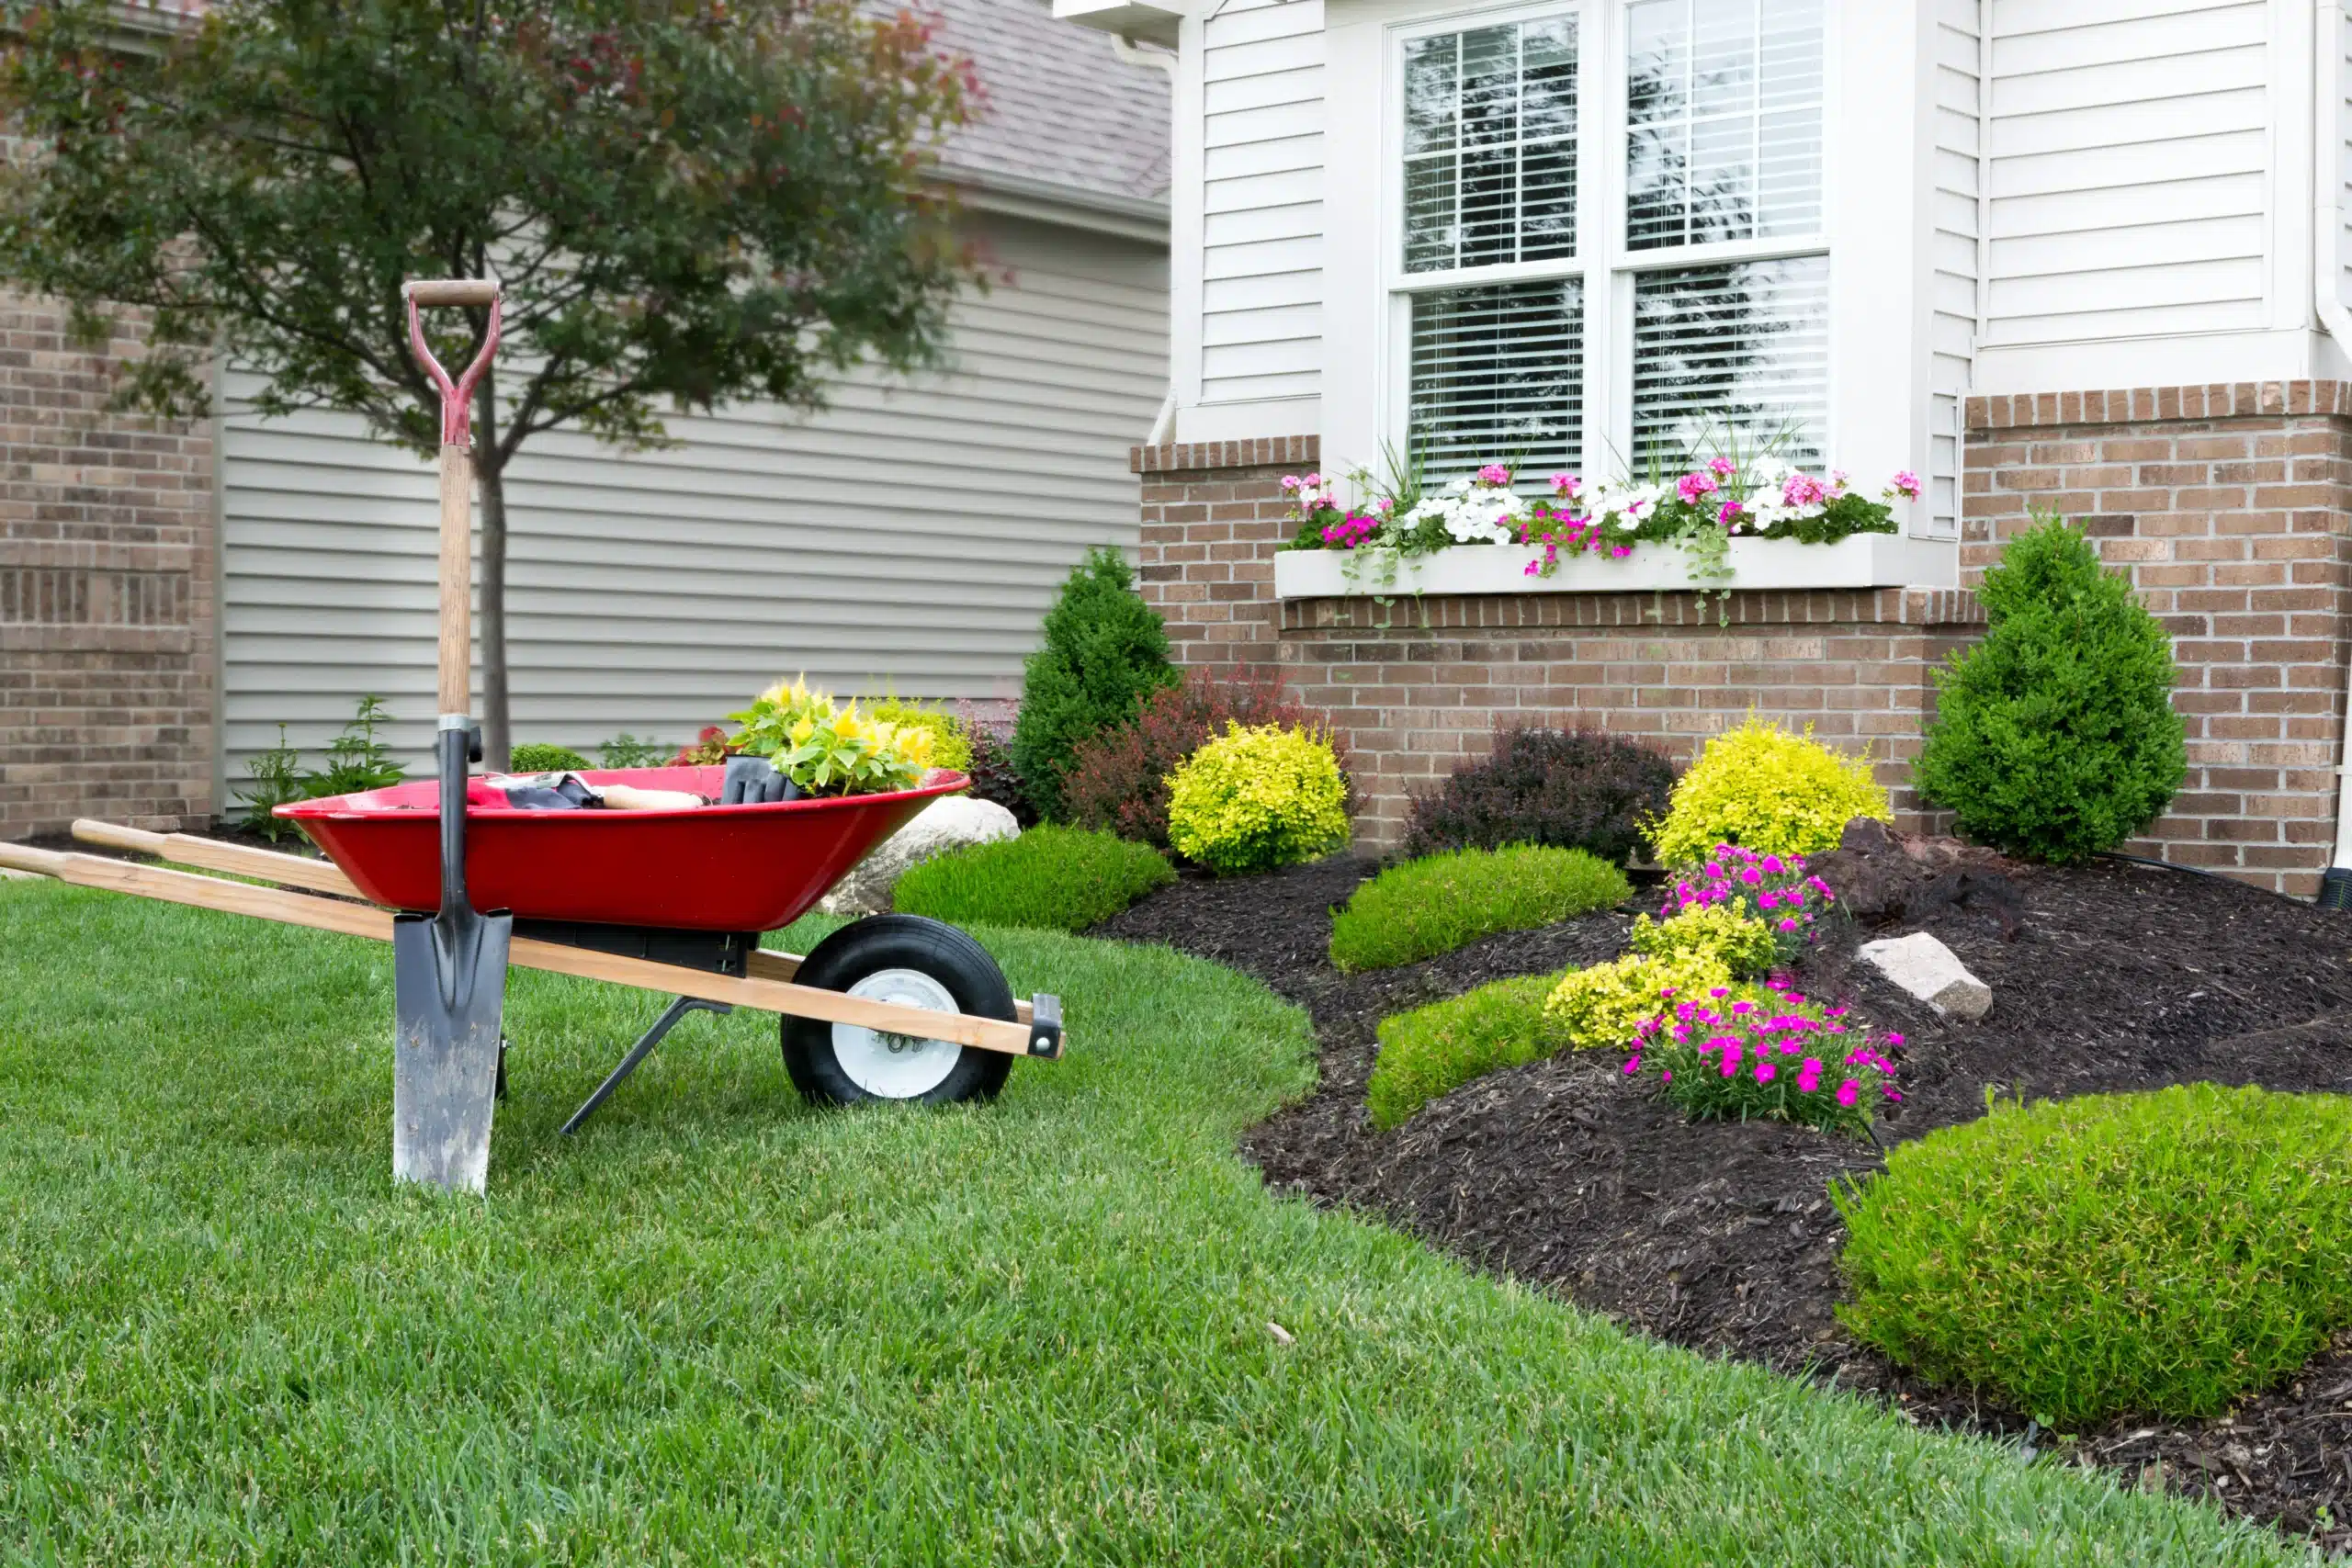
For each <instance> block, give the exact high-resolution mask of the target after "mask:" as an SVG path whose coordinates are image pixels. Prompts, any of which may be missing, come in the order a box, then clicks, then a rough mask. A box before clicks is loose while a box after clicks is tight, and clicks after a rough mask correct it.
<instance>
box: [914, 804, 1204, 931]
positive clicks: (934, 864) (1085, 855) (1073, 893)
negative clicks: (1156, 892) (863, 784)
mask: <svg viewBox="0 0 2352 1568" xmlns="http://www.w3.org/2000/svg"><path fill="white" fill-rule="evenodd" d="M1175 880H1176V871H1175V868H1174V867H1172V866H1170V864H1169V863H1168V859H1167V857H1166V856H1165V855H1162V854H1161V853H1160V852H1159V851H1157V850H1155V849H1153V848H1151V847H1150V846H1149V845H1148V844H1136V843H1130V842H1129V841H1128V840H1125V839H1122V838H1119V837H1117V836H1115V835H1114V834H1110V833H1096V832H1090V831H1088V830H1087V829H1082V828H1060V827H1056V826H1054V825H1052V824H1051V823H1047V824H1044V825H1041V826H1039V827H1035V828H1032V829H1029V830H1028V831H1027V832H1025V833H1023V834H1022V835H1021V836H1020V837H1019V838H1017V839H1000V840H997V841H996V842H995V843H992V844H975V845H973V846H972V847H971V848H970V849H965V850H950V851H949V852H947V853H945V854H944V855H938V856H934V857H933V858H932V859H930V860H927V861H924V862H923V863H922V864H920V865H917V866H914V867H911V868H910V869H909V870H908V872H907V873H906V874H905V875H903V876H901V877H899V885H898V886H897V888H896V889H895V890H894V891H893V892H892V894H891V896H890V904H891V908H895V909H897V910H898V911H899V913H900V914H902V915H929V916H931V917H932V918H933V919H939V920H950V921H953V922H954V923H956V924H957V925H989V926H1035V927H1039V928H1042V929H1044V930H1046V931H1084V930H1085V929H1086V928H1087V927H1089V926H1091V925H1093V924H1094V923H1096V922H1097V921H1099V920H1107V919H1110V918H1111V917H1112V916H1114V915H1115V914H1117V913H1118V912H1119V911H1120V910H1122V909H1124V908H1126V907H1127V906H1128V905H1130V904H1132V903H1134V902H1135V901H1136V899H1138V898H1140V897H1143V896H1144V895H1145V894H1147V893H1148V892H1150V891H1151V890H1152V889H1153V888H1155V887H1163V886H1167V885H1168V884H1169V883H1170V882H1173V881H1175Z"/></svg>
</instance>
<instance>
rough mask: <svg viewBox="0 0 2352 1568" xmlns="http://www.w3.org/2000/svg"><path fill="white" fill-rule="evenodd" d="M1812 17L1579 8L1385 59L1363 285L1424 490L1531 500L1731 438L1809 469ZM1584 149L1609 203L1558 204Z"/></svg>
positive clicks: (1449, 36)
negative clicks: (1390, 131)
mask: <svg viewBox="0 0 2352 1568" xmlns="http://www.w3.org/2000/svg"><path fill="white" fill-rule="evenodd" d="M1821 4H1822V0H1585V3H1584V4H1583V5H1582V6H1576V7H1561V8H1559V9H1557V10H1555V11H1552V12H1548V13H1533V12H1528V13H1520V14H1516V15H1512V16H1510V18H1509V19H1498V21H1496V22H1495V23H1492V24H1487V25H1481V26H1478V27H1475V28H1461V27H1460V25H1459V24H1458V23H1457V24H1453V26H1452V27H1451V28H1449V29H1436V30H1423V31H1419V32H1417V33H1408V34H1405V35H1403V36H1402V37H1401V38H1400V40H1399V43H1398V49H1399V55H1398V60H1397V76H1398V99H1397V104H1396V109H1395V112H1396V114H1397V139H1396V142H1395V148H1396V155H1397V159H1398V162H1399V164H1400V165H1401V166H1400V167H1399V168H1398V170H1397V186H1396V190H1397V213H1398V222H1397V235H1396V245H1395V250H1394V252H1393V254H1391V256H1390V258H1389V261H1388V263H1387V275H1388V276H1389V279H1390V288H1391V291H1392V295H1393V297H1394V298H1395V299H1396V301H1397V314H1396V316H1395V317H1394V318H1393V319H1394V320H1396V321H1397V323H1398V326H1399V328H1400V329H1401V336H1402V338H1403V340H1404V341H1403V344H1402V354H1401V355H1400V357H1401V359H1402V361H1403V363H1402V364H1401V365H1400V366H1399V367H1398V370H1397V374H1398V378H1399V380H1400V382H1401V384H1402V386H1403V388H1404V392H1405V401H1406V408H1405V411H1404V413H1405V417H1404V419H1403V421H1402V422H1401V423H1403V425H1404V432H1403V434H1405V435H1406V437H1407V439H1408V442H1409V443H1410V445H1411V446H1412V447H1413V448H1415V449H1416V450H1418V451H1419V452H1420V453H1421V455H1422V456H1423V457H1424V458H1425V459H1426V461H1427V462H1428V464H1429V465H1430V468H1431V469H1432V470H1433V471H1437V472H1443V471H1444V470H1446V469H1448V468H1460V467H1462V466H1463V465H1464V464H1465V463H1468V462H1476V461H1482V460H1488V459H1494V458H1502V459H1509V460H1515V461H1516V462H1517V463H1518V465H1519V467H1520V468H1521V472H1522V473H1525V474H1528V475H1530V476H1533V477H1536V478H1538V479H1540V478H1541V477H1542V476H1544V475H1548V474H1549V473H1550V472H1551V471H1552V470H1553V469H1554V468H1561V467H1567V468H1576V467H1580V466H1582V464H1583V463H1584V462H1585V461H1586V460H1587V459H1586V452H1587V449H1588V447H1589V448H1591V449H1592V451H1593V452H1594V454H1595V456H1594V458H1593V459H1592V460H1594V461H1600V460H1601V455H1602V454H1608V455H1611V456H1614V455H1617V454H1622V455H1623V460H1624V461H1625V463H1626V464H1628V465H1629V466H1631V467H1633V468H1637V469H1640V468H1647V467H1648V466H1649V465H1650V463H1651V462H1652V461H1653V460H1657V461H1662V462H1670V461H1672V460H1674V459H1675V458H1677V457H1680V456H1681V455H1682V454H1683V453H1684V452H1685V451H1687V450H1688V449H1690V448H1691V447H1692V446H1697V445H1699V444H1701V443H1702V442H1703V441H1704V440H1706V439H1708V438H1709V437H1710V436H1711V435H1712V436H1713V437H1715V438H1718V439H1720V438H1722V437H1723V436H1724V435H1725V434H1728V432H1729V431H1734V430H1736V432H1737V438H1738V439H1739V440H1740V441H1741V442H1742V443H1743V444H1753V443H1755V442H1758V441H1761V440H1765V439H1774V440H1777V441H1779V442H1780V444H1781V451H1782V454H1783V455H1784V456H1786V457H1789V458H1790V459H1791V460H1792V461H1801V462H1818V461H1820V460H1821V459H1822V457H1824V455H1825V452H1826V439H1827V423H1828V406H1829V396H1828V391H1829V386H1828V284H1829V258H1828V254H1827V245H1826V240H1825V238H1824V234H1823V223H1824V217H1823V214H1824V206H1823V178H1822V138H1821V126H1822V91H1823V73H1822V64H1821V47H1822V19H1821ZM1580 42H1581V43H1583V44H1585V45H1586V46H1587V50H1586V51H1580V50H1579V43H1580ZM1604 62H1606V63H1604ZM1603 71H1608V72H1610V73H1611V75H1612V76H1613V78H1614V79H1613V80H1611V77H1610V76H1604V75H1603V74H1602V72H1603ZM1612 119H1614V121H1615V123H1613V124H1612V123H1610V122H1611V120H1612ZM1595 146H1598V147H1599V148H1600V149H1601V150H1602V154H1601V155H1602V156H1604V157H1605V158H1606V160H1607V166H1609V167H1613V168H1617V169H1622V171H1623V185H1622V187H1620V188H1619V189H1616V190H1614V191H1611V190H1609V189H1607V188H1606V186H1605V185H1604V182H1600V181H1594V180H1582V181H1580V180H1579V172H1580V171H1579V165H1578V153H1579V150H1580V149H1584V148H1591V147H1595ZM1609 183H1610V184H1613V183H1614V182H1609ZM1588 423H1590V426H1591V428H1590V430H1589V431H1588V428H1587V426H1588ZM1589 438H1590V439H1589ZM1611 466H1615V465H1614V464H1613V463H1612V464H1611Z"/></svg>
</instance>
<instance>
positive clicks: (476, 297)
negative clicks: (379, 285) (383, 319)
mask: <svg viewBox="0 0 2352 1568" xmlns="http://www.w3.org/2000/svg"><path fill="white" fill-rule="evenodd" d="M401 295H402V297H403V298H405V299H407V300H408V343H409V347H410V348H412V349H413V350H414V351H415V353H416V359H417V363H418V364H420V365H422V366H424V373H425V374H426V375H428V376H430V377H432V378H433V384H434V385H435V386H436V387H438V388H440V389H441V445H442V446H471V445H472V444H473V406H474V383H475V382H477V381H479V380H481V373H482V372H483V371H484V370H487V369H488V368H490V360H491V356H492V355H494V354H496V353H497V352H498V317H499V310H500V307H501V305H502V304H503V296H502V294H501V292H500V289H499V286H498V280H497V279H496V278H494V277H480V278H476V277H453V278H444V279H439V280H436V281H433V282H411V283H405V284H402V285H401ZM420 305H487V306H489V307H490V331H489V332H487V333H484V334H482V340H481V352H480V353H478V354H476V355H474V362H473V363H472V364H471V365H469V366H467V367H466V373H465V374H464V375H463V376H460V377H458V379H457V380H456V381H455V382H452V381H451V380H450V379H449V373H448V372H447V370H444V369H442V368H441V362H440V361H439V360H437V359H435V358H434V357H433V351H432V350H431V349H430V348H427V347H426V346H425V344H424V322H423V321H420V320H419V319H418V317H417V313H416V312H417V307H418V306H420Z"/></svg>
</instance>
